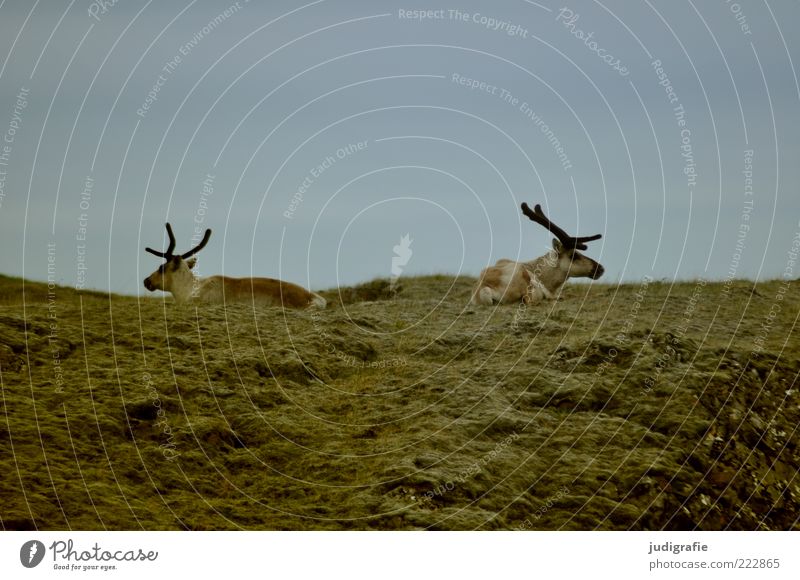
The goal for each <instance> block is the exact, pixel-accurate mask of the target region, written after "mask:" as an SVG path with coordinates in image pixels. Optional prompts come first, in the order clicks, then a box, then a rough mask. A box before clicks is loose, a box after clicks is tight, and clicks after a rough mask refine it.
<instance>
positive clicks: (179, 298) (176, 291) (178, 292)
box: [170, 274, 202, 304]
mask: <svg viewBox="0 0 800 580" xmlns="http://www.w3.org/2000/svg"><path fill="white" fill-rule="evenodd" d="M201 280H202V279H201V278H199V277H197V276H195V275H194V274H192V277H191V279H187V282H188V284H181V285H180V286H179V287H178V288H173V289H172V290H170V292H171V293H172V297H173V298H175V302H176V303H177V304H186V303H187V302H191V301H192V298H193V297H194V294H195V290H196V289H197V288H198V287H199V286H200V283H201Z"/></svg>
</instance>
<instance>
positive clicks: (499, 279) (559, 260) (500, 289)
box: [472, 203, 605, 304]
mask: <svg viewBox="0 0 800 580" xmlns="http://www.w3.org/2000/svg"><path fill="white" fill-rule="evenodd" d="M522 213H523V214H525V215H526V216H528V218H530V219H531V220H532V221H534V222H536V223H537V224H539V225H542V226H544V227H545V228H547V229H548V230H549V231H550V232H552V233H553V235H555V237H556V238H557V239H555V238H554V239H553V249H552V250H551V251H550V252H548V253H547V254H545V255H544V256H540V257H538V258H536V259H535V260H531V261H530V262H515V261H513V260H505V259H504V260H498V261H497V263H496V264H495V265H494V266H489V267H488V268H485V269H484V270H483V271H482V272H481V275H480V278H479V280H478V285H477V286H476V287H475V292H474V293H473V295H472V303H473V304H494V303H500V304H508V303H512V302H519V301H520V300H522V302H524V303H525V304H533V303H535V302H538V301H540V300H543V299H547V300H553V299H554V296H555V294H556V293H557V292H558V290H559V288H561V286H563V284H564V282H566V281H567V278H581V277H583V278H591V279H592V280H597V279H598V278H599V277H600V276H602V275H603V272H604V271H605V270H604V268H603V266H601V265H600V264H598V263H597V262H595V261H594V260H592V259H591V258H587V257H586V256H584V255H583V254H581V253H580V252H579V251H578V250H585V249H586V248H587V246H586V242H591V241H594V240H599V239H600V238H601V237H603V236H602V234H597V235H594V236H586V237H582V238H575V237H572V236H568V235H567V233H566V232H565V231H564V230H562V229H561V228H559V227H558V226H557V225H555V224H554V223H553V222H551V221H550V220H549V219H547V216H545V215H544V212H543V211H542V207H541V206H540V205H539V204H536V207H535V208H534V210H533V211H531V208H529V207H528V204H527V203H523V204H522Z"/></svg>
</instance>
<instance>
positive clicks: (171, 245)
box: [144, 222, 175, 260]
mask: <svg viewBox="0 0 800 580" xmlns="http://www.w3.org/2000/svg"><path fill="white" fill-rule="evenodd" d="M167 235H169V246H168V247H167V251H166V252H159V251H158V250H154V249H153V248H145V249H144V251H145V252H150V253H151V254H153V255H154V256H158V257H159V258H164V259H166V260H170V259H172V257H173V254H172V251H173V250H174V249H175V234H173V233H172V226H171V225H169V222H167Z"/></svg>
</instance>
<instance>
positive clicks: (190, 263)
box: [186, 258, 197, 270]
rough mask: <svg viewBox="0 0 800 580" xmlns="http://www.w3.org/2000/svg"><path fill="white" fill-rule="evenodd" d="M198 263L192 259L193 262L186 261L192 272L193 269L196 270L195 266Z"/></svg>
mask: <svg viewBox="0 0 800 580" xmlns="http://www.w3.org/2000/svg"><path fill="white" fill-rule="evenodd" d="M196 263H197V258H192V259H191V260H186V265H187V266H189V269H190V270H191V269H192V268H194V265H195V264H196Z"/></svg>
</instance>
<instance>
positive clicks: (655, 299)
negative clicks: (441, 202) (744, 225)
mask: <svg viewBox="0 0 800 580" xmlns="http://www.w3.org/2000/svg"><path fill="white" fill-rule="evenodd" d="M473 283H474V280H473V279H470V278H451V277H448V276H432V277H425V278H416V279H413V278H412V279H406V280H404V281H403V285H402V288H401V289H400V290H399V291H398V292H392V291H391V290H390V289H389V288H388V287H387V283H386V281H375V282H372V283H370V284H367V285H363V286H361V287H357V288H348V289H343V290H342V291H341V292H340V291H338V290H333V291H328V292H325V293H324V294H325V296H326V298H328V299H329V301H330V302H332V303H333V306H332V307H331V308H329V309H328V310H325V311H323V312H320V313H317V314H314V313H312V312H298V311H287V312H283V311H281V310H280V309H264V310H259V311H257V312H254V311H253V310H252V308H249V307H247V306H243V305H238V306H231V307H228V308H227V309H224V308H222V307H214V308H205V309H203V310H202V311H196V310H195V309H194V308H177V307H175V306H174V305H172V304H171V303H168V302H166V303H165V302H164V301H162V300H154V299H148V300H142V301H137V300H136V299H135V298H130V297H121V296H107V295H104V294H97V293H76V292H75V291H73V290H70V289H67V288H60V287H59V288H57V289H56V290H55V293H54V294H55V296H54V302H52V303H51V304H48V297H47V289H46V287H45V286H43V285H41V284H35V283H30V282H29V283H26V285H25V294H24V296H23V294H22V283H21V281H20V280H18V279H12V278H3V277H0V379H1V380H2V399H0V440H2V442H3V444H2V447H0V466H1V468H2V470H3V473H4V474H5V476H4V477H3V478H2V479H0V498H2V504H1V505H2V508H0V522H1V523H2V527H3V528H4V529H34V528H38V529H65V528H71V529H96V528H100V529H103V528H108V529H140V528H143V529H148V530H154V529H239V528H244V529H476V528H479V529H509V528H519V527H523V528H533V529H595V528H598V529H661V528H666V529H692V528H700V529H725V528H730V529H797V528H798V524H797V518H798V501H799V500H800V481H798V464H799V458H798V450H797V443H798V433H797V427H798V424H800V406H799V405H800V398H799V396H798V393H797V377H798V372H799V370H800V358H799V356H800V355H798V352H799V349H798V346H800V340H798V334H797V329H796V327H795V326H794V322H795V320H796V318H797V315H798V312H800V302H799V301H798V296H797V293H796V290H795V289H794V288H793V287H790V288H789V290H788V292H787V293H786V294H785V296H784V297H783V300H782V301H781V310H780V315H779V316H778V317H777V318H775V320H774V323H773V325H772V326H771V327H770V328H769V332H766V336H765V339H764V342H763V347H764V348H763V352H760V353H757V354H753V351H754V345H755V344H756V343H754V339H756V338H757V337H758V336H759V334H760V333H762V332H764V330H763V329H764V327H763V326H762V324H763V323H764V322H765V320H768V313H769V312H770V309H771V308H773V304H775V303H776V296H777V295H778V294H779V293H780V289H781V283H780V282H770V283H763V284H759V285H758V287H757V289H755V291H754V290H753V287H752V284H750V283H745V282H737V283H735V284H734V285H733V287H732V288H731V289H730V292H728V293H725V292H723V287H722V285H720V284H708V285H705V286H700V285H697V284H695V283H693V282H689V283H683V284H676V285H669V284H666V283H656V282H654V283H651V284H649V285H648V286H647V288H646V290H645V291H644V293H643V294H641V291H642V288H641V287H640V285H637V284H631V285H623V286H619V287H613V286H605V285H594V286H593V287H590V286H588V285H573V286H570V287H568V288H567V289H566V290H565V292H564V296H563V299H562V300H560V301H558V302H555V303H546V304H543V305H540V306H537V307H535V308H531V309H528V310H527V311H520V310H517V309H515V308H513V307H502V308H497V309H492V308H475V307H471V306H469V305H468V304H467V302H468V299H469V295H470V290H471V286H472V284H473ZM637 292H640V295H641V296H642V299H641V300H640V301H637V298H636V294H637ZM698 292H699V293H698ZM340 297H341V298H340ZM693 297H694V298H693ZM340 299H341V302H340ZM635 304H639V307H638V308H637V307H635V306H634V305H635ZM51 324H54V325H55V327H51ZM620 333H622V336H620ZM51 337H52V338H51ZM54 354H57V357H58V358H57V361H58V364H56V363H55V362H54Z"/></svg>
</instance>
